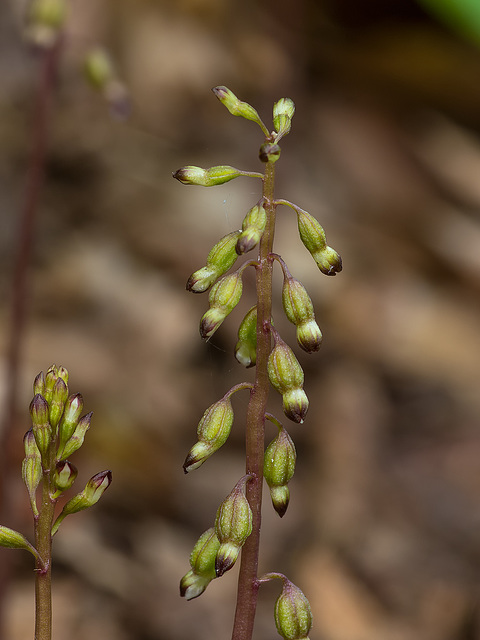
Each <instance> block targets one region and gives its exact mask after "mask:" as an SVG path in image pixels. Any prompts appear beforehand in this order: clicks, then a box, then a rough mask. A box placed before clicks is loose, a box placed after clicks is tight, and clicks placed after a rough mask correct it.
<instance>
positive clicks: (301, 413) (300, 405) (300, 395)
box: [282, 388, 309, 424]
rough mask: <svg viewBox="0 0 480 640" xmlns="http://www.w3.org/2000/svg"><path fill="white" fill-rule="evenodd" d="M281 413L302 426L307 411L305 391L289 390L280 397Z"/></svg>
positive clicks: (307, 403) (299, 389)
mask: <svg viewBox="0 0 480 640" xmlns="http://www.w3.org/2000/svg"><path fill="white" fill-rule="evenodd" d="M282 401H283V412H284V413H285V415H286V416H287V418H289V419H290V420H292V421H293V422H297V423H299V424H302V423H303V422H304V421H305V417H306V415H307V411H308V405H309V402H308V398H307V394H306V393H305V391H304V390H303V389H301V388H298V389H290V390H289V391H286V392H285V393H284V394H283V396H282Z"/></svg>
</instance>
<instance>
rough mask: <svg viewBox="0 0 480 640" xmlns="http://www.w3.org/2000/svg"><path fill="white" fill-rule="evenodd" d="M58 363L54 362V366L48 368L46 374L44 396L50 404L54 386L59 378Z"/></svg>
mask: <svg viewBox="0 0 480 640" xmlns="http://www.w3.org/2000/svg"><path fill="white" fill-rule="evenodd" d="M57 371H58V370H57V367H56V365H54V364H52V366H51V367H50V368H49V369H48V371H47V375H46V376H45V393H43V394H42V395H43V397H44V398H45V400H46V401H47V402H48V404H50V402H51V400H52V395H53V388H54V387H55V383H56V382H57V380H58V373H57Z"/></svg>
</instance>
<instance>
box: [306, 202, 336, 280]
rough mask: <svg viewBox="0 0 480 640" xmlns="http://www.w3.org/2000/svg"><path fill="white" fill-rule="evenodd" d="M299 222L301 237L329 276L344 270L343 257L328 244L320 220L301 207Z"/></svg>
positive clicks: (322, 269)
mask: <svg viewBox="0 0 480 640" xmlns="http://www.w3.org/2000/svg"><path fill="white" fill-rule="evenodd" d="M297 222H298V231H299V233H300V239H301V241H302V242H303V244H304V245H305V247H306V248H307V249H308V251H310V253H311V254H312V257H313V259H314V260H315V262H316V263H317V266H318V268H319V269H320V271H321V272H322V273H324V274H325V275H327V276H334V275H336V274H337V273H339V272H340V271H341V270H342V259H341V257H340V255H339V254H338V253H337V252H336V251H335V250H334V249H332V248H331V247H329V246H327V242H326V238H325V232H324V230H323V228H322V227H321V225H320V223H319V222H318V220H316V219H315V218H314V217H313V216H312V215H310V214H309V213H307V212H306V211H302V210H301V209H297Z"/></svg>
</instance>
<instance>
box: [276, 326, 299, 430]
mask: <svg viewBox="0 0 480 640" xmlns="http://www.w3.org/2000/svg"><path fill="white" fill-rule="evenodd" d="M273 336H274V346H273V349H272V351H271V353H270V355H269V357H268V377H269V380H270V383H271V384H272V386H273V387H274V388H275V389H276V390H277V391H278V392H279V393H281V394H282V399H283V410H284V412H285V415H286V416H287V417H288V418H290V420H293V421H294V422H300V423H301V422H303V421H304V419H305V415H306V413H307V410H308V398H307V396H306V394H305V392H304V391H303V388H302V387H303V380H304V376H303V370H302V367H301V366H300V363H299V362H298V360H297V359H296V357H295V354H294V353H293V351H292V350H291V349H290V347H289V346H288V345H287V344H286V343H285V342H284V341H283V340H282V339H281V338H280V336H279V335H278V333H277V332H276V331H274V333H273Z"/></svg>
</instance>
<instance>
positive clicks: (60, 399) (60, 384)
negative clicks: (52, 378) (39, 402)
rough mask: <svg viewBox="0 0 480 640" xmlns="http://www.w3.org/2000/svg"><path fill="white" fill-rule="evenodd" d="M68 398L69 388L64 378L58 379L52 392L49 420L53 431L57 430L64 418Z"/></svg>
mask: <svg viewBox="0 0 480 640" xmlns="http://www.w3.org/2000/svg"><path fill="white" fill-rule="evenodd" d="M67 397H68V387H67V385H66V384H65V382H64V381H63V380H62V378H57V380H56V382H55V386H54V387H53V390H52V399H51V400H50V411H49V420H50V424H51V425H52V429H53V430H55V429H56V428H57V426H58V423H59V422H60V418H61V417H62V414H63V410H64V407H65V401H66V400H67Z"/></svg>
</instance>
